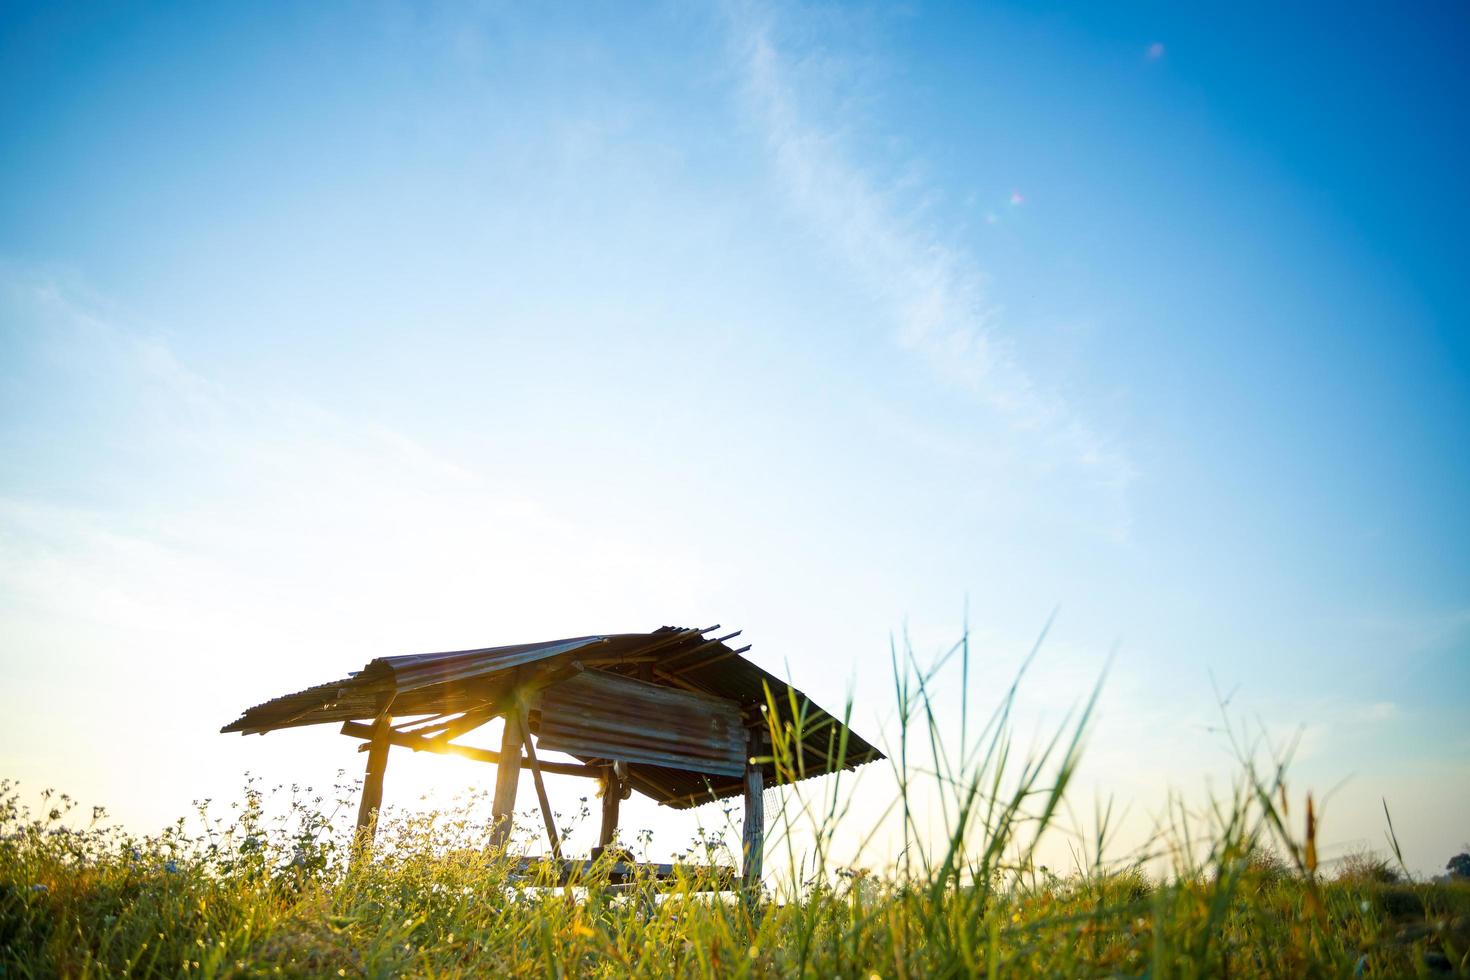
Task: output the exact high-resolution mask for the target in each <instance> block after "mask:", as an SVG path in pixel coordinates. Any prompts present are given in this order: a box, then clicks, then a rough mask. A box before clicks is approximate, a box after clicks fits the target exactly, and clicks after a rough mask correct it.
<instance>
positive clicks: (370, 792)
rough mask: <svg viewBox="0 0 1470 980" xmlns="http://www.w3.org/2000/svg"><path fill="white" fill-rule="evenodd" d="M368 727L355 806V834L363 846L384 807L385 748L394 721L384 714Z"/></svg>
mask: <svg viewBox="0 0 1470 980" xmlns="http://www.w3.org/2000/svg"><path fill="white" fill-rule="evenodd" d="M362 727H364V728H368V729H369V732H368V738H369V741H368V757H367V772H366V773H365V774H364V775H363V778H362V801H361V802H360V803H358V805H357V833H358V837H359V839H360V840H361V841H362V842H363V843H367V842H368V841H371V840H372V839H373V835H374V834H375V833H377V829H378V811H379V810H380V809H382V807H383V774H384V773H385V772H386V771H387V769H388V746H389V745H391V744H392V743H391V742H390V741H389V738H390V736H391V735H392V733H393V718H392V717H391V716H390V715H389V714H388V713H387V712H386V711H385V712H383V713H382V714H381V715H379V716H378V717H377V720H375V721H374V722H373V723H372V726H371V727H370V728H369V726H366V725H364V726H362Z"/></svg>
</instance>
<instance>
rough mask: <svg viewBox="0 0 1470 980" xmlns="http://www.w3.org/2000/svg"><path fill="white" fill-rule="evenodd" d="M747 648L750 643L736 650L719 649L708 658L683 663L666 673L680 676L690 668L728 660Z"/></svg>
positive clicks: (748, 648) (693, 668) (696, 668)
mask: <svg viewBox="0 0 1470 980" xmlns="http://www.w3.org/2000/svg"><path fill="white" fill-rule="evenodd" d="M749 650H750V644H749V643H747V644H746V645H745V646H743V647H740V648H739V649H736V650H721V651H720V652H719V653H717V654H715V655H714V656H712V657H708V658H706V659H704V660H700V661H697V662H695V663H692V664H685V665H683V666H681V667H677V668H675V669H673V670H670V671H669V672H668V673H669V676H671V677H680V676H683V675H684V674H687V673H689V672H690V671H691V670H699V669H700V668H701V667H708V666H709V665H710V664H717V663H719V662H720V661H721V660H728V659H730V658H731V657H738V656H740V655H741V654H742V653H745V652H747V651H749Z"/></svg>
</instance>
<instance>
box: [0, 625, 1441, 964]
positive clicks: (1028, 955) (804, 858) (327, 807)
mask: <svg viewBox="0 0 1470 980" xmlns="http://www.w3.org/2000/svg"><path fill="white" fill-rule="evenodd" d="M956 649H957V651H958V652H959V656H958V657H955V658H950V666H951V667H953V666H954V665H955V663H960V664H961V665H962V669H967V665H964V664H963V661H964V659H965V658H966V657H967V656H968V650H967V649H966V648H965V647H964V646H963V645H961V646H960V647H957V648H956ZM894 663H895V670H894V690H895V695H896V698H897V704H898V708H899V728H900V731H899V732H898V733H897V735H896V743H897V744H896V751H895V753H894V755H895V772H896V776H897V782H898V792H897V793H896V794H895V795H894V798H893V800H892V804H891V810H890V811H889V813H888V814H886V815H885V816H887V817H890V818H891V820H892V822H894V823H896V824H897V825H899V826H900V827H901V828H902V831H903V833H904V834H905V836H906V837H908V838H909V839H908V846H907V847H906V848H905V849H904V850H903V851H902V852H901V854H902V856H901V858H900V859H899V860H898V861H897V862H889V865H890V866H888V867H886V868H884V869H882V870H878V871H864V870H856V869H854V868H853V867H852V866H851V865H852V862H851V861H848V866H846V867H838V866H837V865H836V864H835V862H834V861H832V860H831V859H830V858H829V856H828V855H829V854H831V853H833V841H834V840H835V839H836V836H837V832H838V831H839V830H840V829H842V828H843V827H844V825H845V824H849V823H850V822H860V823H861V825H862V826H863V827H864V828H867V827H869V826H873V827H876V826H878V825H880V824H882V823H884V821H883V820H881V819H877V818H876V817H875V815H873V814H871V813H867V812H864V813H863V814H862V815H861V816H859V815H857V814H856V813H854V812H853V811H852V809H851V804H852V796H851V795H850V794H848V793H847V792H846V790H845V789H844V787H843V786H842V785H841V783H840V782H838V781H835V780H825V781H815V782H813V783H802V784H799V785H798V786H794V787H790V788H789V789H788V790H787V791H785V792H784V793H783V794H782V796H781V799H782V801H783V803H782V805H781V807H780V808H779V811H778V812H777V813H776V814H775V816H774V817H773V818H772V821H771V822H772V823H773V824H774V826H773V827H772V837H771V839H770V840H769V842H768V847H767V862H766V865H767V869H768V875H767V879H768V880H767V884H766V888H765V889H764V890H763V891H762V892H761V893H760V894H759V895H753V894H744V895H741V894H725V895H721V896H718V897H711V896H709V895H707V894H702V893H699V892H697V891H695V887H696V881H697V878H698V868H699V867H700V866H701V865H703V864H707V863H709V862H710V861H715V862H718V863H726V864H729V863H738V856H734V855H730V854H728V853H726V852H724V851H723V847H724V845H723V844H722V843H721V841H720V840H719V839H708V838H706V839H704V840H703V841H701V842H699V844H698V846H697V847H696V848H695V849H694V851H693V852H692V853H691V854H690V855H689V866H688V867H689V874H688V876H687V877H684V878H681V879H680V880H679V881H676V882H674V883H673V884H671V885H664V886H659V885H658V884H656V883H654V882H651V881H650V882H646V883H642V884H636V885H633V886H626V887H623V888H613V887H609V886H607V885H606V884H604V883H599V881H598V878H597V874H596V873H595V872H594V873H593V874H592V875H591V876H589V878H588V879H587V880H586V881H585V882H584V883H583V887H580V888H578V889H575V890H573V891H572V892H571V893H570V894H568V893H566V892H563V891H561V890H557V889H549V888H544V887H540V885H539V884H538V880H537V878H536V876H535V874H534V873H533V874H531V875H520V876H518V875H517V874H515V873H514V872H515V865H514V863H513V862H512V861H511V860H510V859H508V858H506V857H505V856H504V855H497V854H492V853H487V852H486V851H485V850H483V847H482V844H483V841H484V840H485V839H486V828H485V827H484V825H483V823H482V822H481V821H479V820H477V819H476V818H475V816H474V813H475V810H474V808H473V807H470V806H467V807H466V808H464V809H462V810H452V811H448V812H438V813H431V814H424V813H420V814H406V815H396V816H395V815H393V814H392V813H390V814H388V815H385V817H384V822H383V826H382V827H381V828H380V831H379V835H378V840H377V842H376V845H375V847H374V849H373V852H372V854H371V856H370V858H369V856H368V855H367V854H366V853H365V852H362V851H360V850H359V851H357V852H356V856H357V858H358V859H357V860H351V858H352V857H353V856H354V849H355V848H357V847H359V844H357V843H355V842H354V841H353V840H352V838H351V837H350V836H349V835H348V834H347V833H346V832H345V831H344V830H343V829H342V828H341V827H339V826H338V824H337V823H336V822H335V820H334V819H333V818H332V814H333V813H334V812H336V811H335V810H334V809H333V806H332V803H331V801H329V800H323V799H320V798H318V797H315V796H312V795H310V794H309V793H305V794H303V793H295V794H291V799H290V803H289V805H286V806H281V807H275V806H273V805H272V804H271V801H269V800H268V799H266V796H265V794H263V793H262V792H261V791H260V790H259V789H258V788H256V787H255V785H254V784H251V785H249V786H247V789H246V792H245V795H244V798H243V800H242V801H241V802H240V803H238V804H236V806H235V807H234V808H232V809H231V811H230V813H229V815H228V817H217V816H213V815H211V814H210V813H209V812H208V811H207V810H206V811H203V812H201V813H200V814H197V815H196V816H195V817H194V818H191V819H190V820H187V821H186V820H180V821H179V823H178V824H177V825H176V826H174V827H172V828H170V829H168V830H167V831H165V832H164V833H162V834H159V835H155V836H150V837H136V836H131V835H129V834H127V833H125V832H123V831H121V830H118V829H115V828H109V827H108V826H107V825H106V820H105V815H104V814H102V813H100V812H97V811H93V812H92V814H91V819H89V818H88V814H87V813H86V812H83V811H82V808H80V807H78V806H77V805H76V804H75V803H74V802H73V801H71V800H69V799H67V798H65V797H60V796H54V795H50V796H46V797H45V798H44V801H43V810H44V812H39V813H33V812H31V811H30V810H28V809H27V808H26V807H25V806H23V805H22V803H21V792H20V788H19V787H17V786H16V785H14V784H12V783H4V784H0V785H3V790H0V798H3V799H0V975H3V976H5V977H33V976H34V977H45V976H77V977H81V976H103V975H105V976H118V975H189V976H193V975H196V974H197V975H203V976H254V975H276V974H285V975H293V976H322V975H327V976H365V975H366V976H396V975H420V976H498V975H513V976H551V975H566V976H621V975H625V974H629V973H631V974H637V975H642V976H665V975H668V976H684V975H697V976H737V977H738V976H795V975H813V976H823V977H832V976H841V977H848V976H852V977H872V976H880V977H918V976H981V975H984V976H997V975H1028V974H1034V975H1040V976H1069V977H1077V976H1118V975H1125V976H1151V977H1165V976H1181V977H1197V976H1211V977H1215V976H1219V977H1224V976H1243V977H1244V976H1270V977H1306V976H1343V977H1351V976H1389V977H1399V976H1439V975H1461V976H1466V975H1470V884H1467V883H1465V882H1445V881H1441V882H1437V883H1419V882H1413V881H1409V880H1408V879H1407V875H1406V873H1405V872H1404V871H1402V870H1398V869H1396V868H1395V867H1394V866H1393V865H1392V864H1390V863H1389V862H1388V861H1386V860H1383V859H1379V858H1376V857H1372V856H1367V855H1360V856H1358V857H1356V858H1353V859H1350V860H1346V861H1340V862H1338V863H1337V864H1336V865H1335V866H1334V867H1332V868H1330V869H1328V868H1323V867H1319V864H1318V859H1317V855H1316V839H1315V834H1316V832H1315V825H1314V821H1313V819H1312V817H1311V815H1310V803H1309V802H1304V805H1299V806H1296V807H1294V808H1288V798H1287V793H1286V791H1285V787H1284V784H1283V773H1284V761H1283V760H1281V759H1273V760H1272V761H1271V763H1270V764H1269V765H1267V766H1265V767H1264V768H1258V766H1257V764H1256V763H1255V762H1254V761H1253V757H1252V753H1250V752H1247V751H1242V752H1241V777H1240V780H1239V782H1238V784H1237V786H1236V787H1235V790H1234V792H1233V794H1232V796H1231V797H1230V798H1229V799H1225V800H1216V801H1215V802H1214V803H1213V805H1211V806H1208V807H1206V808H1205V809H1204V811H1203V813H1202V814H1196V815H1195V816H1194V817H1185V816H1181V817H1180V819H1179V820H1177V821H1174V822H1169V821H1166V825H1167V826H1166V829H1165V830H1163V831H1161V832H1160V835H1159V837H1158V839H1157V840H1156V841H1154V842H1153V843H1152V844H1151V845H1150V846H1149V848H1148V849H1146V851H1144V852H1139V853H1134V854H1130V855H1127V856H1123V857H1117V856H1107V855H1106V852H1107V850H1108V848H1107V836H1108V830H1107V827H1108V814H1107V813H1106V812H1103V813H1100V814H1099V815H1098V817H1099V819H1098V822H1097V825H1098V829H1097V830H1096V831H1095V837H1094V840H1093V841H1092V842H1091V843H1090V844H1083V845H1079V849H1078V850H1077V852H1076V853H1077V856H1078V861H1077V862H1076V867H1075V869H1074V870H1073V871H1072V872H1070V873H1068V874H1065V875H1057V874H1053V873H1052V872H1050V871H1048V870H1046V869H1044V868H1041V867H1039V866H1037V862H1036V859H1035V858H1036V853H1037V848H1038V847H1039V846H1040V845H1041V842H1042V841H1043V840H1045V839H1047V837H1048V835H1055V834H1061V833H1068V831H1066V830H1064V829H1062V828H1060V827H1059V826H1058V822H1059V821H1058V814H1059V813H1060V812H1061V808H1062V804H1063V801H1064V799H1065V796H1066V791H1067V787H1068V784H1069V782H1070V780H1071V778H1072V775H1073V774H1074V772H1075V771H1076V766H1077V762H1078V759H1079V758H1080V754H1081V751H1082V746H1083V744H1084V735H1085V733H1086V730H1087V725H1088V722H1089V715H1090V711H1089V710H1088V709H1086V708H1084V709H1083V710H1081V711H1080V712H1079V713H1078V719H1077V720H1076V721H1075V723H1073V724H1071V725H1070V726H1069V727H1068V728H1067V729H1066V730H1064V731H1061V732H1059V733H1058V736H1057V738H1056V739H1055V740H1054V741H1053V742H1052V743H1051V744H1050V745H1049V746H1046V747H1044V748H1043V749H1042V750H1040V751H1039V752H1037V753H1036V754H1034V755H1033V756H1030V757H1027V758H1025V759H1024V760H1022V761H1017V758H1016V757H1015V756H1014V755H1013V747H1012V741H1011V737H1010V734H1009V726H1008V721H1009V717H1010V709H1011V705H1012V699H1013V698H1014V693H1015V689H1014V688H1012V691H1011V693H1010V695H1008V696H1007V697H1006V698H1004V699H1002V701H1001V703H1000V704H999V705H998V706H996V707H995V708H994V710H993V712H992V713H991V714H990V716H989V717H988V720H987V721H986V723H985V724H984V725H983V726H980V727H979V729H978V732H977V734H975V735H974V737H973V738H963V739H960V740H958V741H957V742H955V743H954V745H953V751H947V750H946V748H945V743H944V741H943V740H942V739H941V737H940V736H941V733H942V732H945V731H948V730H949V729H948V728H947V727H946V726H944V725H941V723H940V722H939V720H938V719H936V718H935V716H934V714H933V705H932V701H931V699H930V698H929V697H928V695H927V692H928V691H929V690H931V689H933V685H934V684H935V682H936V676H937V673H936V672H937V671H938V670H939V669H940V667H942V666H943V664H940V665H937V666H936V667H934V668H930V669H926V670H920V669H918V668H917V667H916V666H915V665H914V663H913V661H912V659H911V658H898V657H895V660H894ZM960 727H961V728H963V727H965V726H963V725H962V726H960ZM772 735H773V742H774V744H775V749H774V755H775V758H776V759H777V762H778V764H779V765H780V766H781V767H783V769H785V770H786V771H788V772H792V773H794V771H795V767H796V766H798V765H799V764H800V760H796V759H791V758H790V757H789V753H788V752H787V748H788V747H789V746H790V745H792V744H793V742H794V739H795V737H796V736H797V735H798V733H796V732H793V731H786V732H779V731H778V732H773V733H772ZM833 751H835V752H838V753H840V752H841V746H834V748H833ZM920 760H922V761H920ZM921 798H922V799H924V800H926V801H928V803H929V805H930V807H931V810H930V811H929V812H930V815H931V816H933V815H934V811H933V810H932V806H933V805H934V801H936V800H937V801H938V806H939V810H938V815H937V819H938V820H939V821H940V822H941V823H942V825H943V827H944V828H945V830H944V833H941V834H937V835H935V834H921V833H920V820H919V818H918V817H917V816H916V815H915V814H914V813H912V812H911V811H910V806H911V804H915V803H917V801H919V800H920V799H921ZM348 802H350V801H348ZM1181 812H1182V809H1181ZM1293 828H1295V829H1293ZM858 854H859V855H861V848H859V850H858Z"/></svg>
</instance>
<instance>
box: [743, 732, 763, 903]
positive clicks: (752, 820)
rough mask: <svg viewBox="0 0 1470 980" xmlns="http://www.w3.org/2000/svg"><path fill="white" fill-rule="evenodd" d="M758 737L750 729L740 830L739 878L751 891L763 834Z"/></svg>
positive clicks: (758, 872) (755, 883) (756, 886)
mask: <svg viewBox="0 0 1470 980" xmlns="http://www.w3.org/2000/svg"><path fill="white" fill-rule="evenodd" d="M759 744H760V743H759V740H758V737H757V736H756V735H755V734H754V733H752V734H751V738H750V742H749V747H750V758H748V759H747V760H746V763H745V826H744V827H743V828H741V831H742V832H741V834H740V852H741V861H740V880H741V883H742V884H743V885H744V886H745V888H746V889H748V890H749V891H751V892H752V893H753V892H755V891H758V890H759V889H760V883H761V852H762V850H763V849H764V847H765V837H766V801H765V796H764V795H763V793H764V789H765V787H764V785H763V783H764V775H763V774H762V772H761V767H760V765H759V763H757V762H756V761H755V754H756V749H757V747H758V746H759Z"/></svg>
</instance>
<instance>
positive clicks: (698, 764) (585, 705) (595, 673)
mask: <svg viewBox="0 0 1470 980" xmlns="http://www.w3.org/2000/svg"><path fill="white" fill-rule="evenodd" d="M538 708H539V711H540V716H539V718H537V719H536V722H535V728H534V731H535V734H536V745H537V747H538V748H547V749H550V750H551V751H553V752H565V753H567V754H568V755H574V756H578V757H580V758H601V759H619V760H622V761H623V762H628V763H644V764H648V765H664V766H672V767H674V768H678V769H686V770H690V771H694V772H703V773H710V774H718V775H722V776H740V775H743V774H744V772H745V760H746V757H747V756H748V755H749V754H750V753H749V751H748V747H747V744H746V741H747V740H746V733H745V724H744V722H743V721H742V719H741V714H740V706H739V705H738V704H736V703H735V702H734V701H730V700H728V699H726V698H717V697H712V696H710V695H708V694H695V693H693V692H691V691H685V690H681V689H680V688H677V687H670V686H668V685H661V684H651V683H647V682H645V681H640V680H635V679H634V678H631V677H622V676H620V675H618V674H614V673H611V672H610V671H605V670H589V671H586V672H584V673H581V674H578V675H577V676H575V677H572V678H569V679H567V680H565V681H562V682H561V683H560V684H553V685H551V686H550V687H548V688H546V689H545V690H543V691H542V692H541V697H540V700H539V704H538Z"/></svg>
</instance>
